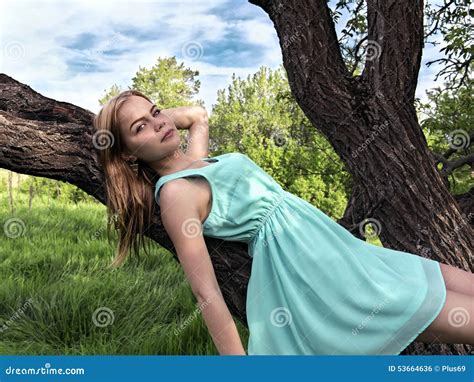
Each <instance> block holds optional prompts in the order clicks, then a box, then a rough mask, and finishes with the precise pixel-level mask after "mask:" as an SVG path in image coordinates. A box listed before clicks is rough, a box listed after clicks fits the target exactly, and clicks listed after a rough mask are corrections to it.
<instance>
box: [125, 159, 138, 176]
mask: <svg viewBox="0 0 474 382" xmlns="http://www.w3.org/2000/svg"><path fill="white" fill-rule="evenodd" d="M127 163H128V165H129V166H130V168H131V169H132V171H133V173H134V174H135V176H138V162H137V161H136V160H135V161H132V160H131V159H128V160H127Z"/></svg>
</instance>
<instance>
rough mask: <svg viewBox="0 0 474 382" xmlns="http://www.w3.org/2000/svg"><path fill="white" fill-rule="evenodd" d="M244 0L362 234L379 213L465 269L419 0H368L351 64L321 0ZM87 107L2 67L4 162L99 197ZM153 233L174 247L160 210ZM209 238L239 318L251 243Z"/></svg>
mask: <svg viewBox="0 0 474 382" xmlns="http://www.w3.org/2000/svg"><path fill="white" fill-rule="evenodd" d="M251 3H253V4H256V5H258V6H260V7H261V8H262V9H263V10H264V11H266V12H267V13H268V14H269V16H270V18H271V20H272V21H273V23H274V26H275V29H276V31H277V34H278V36H279V39H280V46H281V48H282V54H283V64H284V67H285V69H286V71H287V73H288V80H289V84H290V88H291V92H292V94H293V95H294V97H295V99H296V101H297V102H298V104H299V106H300V107H301V109H302V111H303V112H304V114H305V115H306V117H307V118H308V119H309V121H311V123H312V124H313V125H314V126H315V127H316V128H317V129H318V130H319V131H320V132H322V133H323V134H324V136H325V137H326V138H327V140H328V141H329V142H330V144H331V146H332V147H333V148H334V150H335V151H336V152H337V154H338V155H339V157H340V159H341V160H342V162H343V164H344V166H345V168H346V171H348V173H350V174H351V175H352V188H351V195H350V200H349V203H348V206H347V209H346V211H345V214H344V219H343V220H342V221H341V224H344V225H345V226H346V228H348V229H350V230H351V231H352V232H353V233H354V234H355V235H358V231H359V230H358V226H359V224H362V222H364V220H365V219H366V218H368V217H370V218H373V219H376V220H378V221H379V222H380V223H381V226H382V227H383V228H382V230H381V231H379V232H378V234H379V237H380V239H381V240H382V242H383V244H384V245H385V246H386V247H389V248H394V249H398V250H404V251H408V252H411V253H416V254H420V255H422V256H430V257H431V258H433V259H435V260H438V261H443V262H445V263H448V264H451V265H455V266H457V267H459V268H463V269H470V270H471V271H472V270H473V267H474V265H473V264H474V262H473V254H472V252H471V251H472V248H473V247H474V235H473V234H472V233H473V232H472V231H473V230H472V228H471V227H470V226H469V224H468V223H467V219H466V218H465V217H463V216H462V214H461V211H460V210H459V206H458V204H457V202H456V200H455V199H454V198H453V197H452V195H451V194H450V193H449V190H448V189H447V188H446V185H445V184H444V182H443V179H442V177H441V176H440V174H439V172H438V171H437V169H436V166H435V162H434V160H433V158H432V155H431V153H430V151H429V149H428V148H427V142H426V139H425V137H424V135H423V132H422V130H421V128H420V126H419V123H418V121H417V116H416V111H415V108H414V94H415V88H416V82H417V76H418V71H419V68H420V61H421V49H422V45H423V2H422V1H419V2H413V1H411V0H397V1H393V2H386V1H377V0H367V28H368V33H367V41H368V47H369V49H367V52H368V53H370V54H367V55H366V57H365V65H364V67H363V70H362V73H361V74H360V75H355V76H354V75H352V74H351V73H350V72H349V70H348V68H347V67H346V65H345V63H344V61H343V58H342V56H341V50H340V46H339V43H338V41H337V38H336V37H337V36H336V32H335V28H334V22H333V19H332V17H331V11H330V9H329V7H328V5H327V2H326V1H323V0H287V1H284V2H283V1H281V0H274V1H271V0H261V1H258V0H252V1H251ZM374 53H375V54H374ZM91 118H92V113H91V112H89V111H87V110H84V109H82V108H79V107H77V106H74V105H71V104H69V103H65V102H59V101H55V100H52V99H50V98H46V97H43V96H41V95H40V94H38V93H36V92H35V91H33V90H32V89H31V88H29V87H28V86H26V85H23V84H21V83H19V82H17V81H15V80H13V79H12V78H10V77H8V76H6V75H3V74H2V75H0V126H1V127H2V128H1V129H0V140H1V141H2V142H6V143H5V145H4V146H3V147H2V150H1V152H0V153H1V154H0V167H3V168H7V169H10V170H13V171H16V172H22V173H29V174H32V175H39V176H45V177H49V178H53V179H62V180H64V181H67V182H69V183H72V184H75V185H77V186H78V187H80V188H81V189H83V190H84V191H85V192H87V193H88V194H90V195H92V196H94V197H95V198H97V199H98V200H99V201H101V202H102V203H104V192H103V174H102V172H101V169H100V168H99V166H98V161H97V156H96V151H95V150H94V140H95V139H96V137H95V136H94V134H93V131H92V126H91ZM148 235H149V237H151V238H152V239H153V240H155V241H156V242H158V243H159V244H161V245H163V246H165V247H167V248H171V242H170V240H169V238H168V237H167V235H166V233H165V231H164V229H163V227H162V226H161V225H160V220H159V214H158V213H157V212H156V213H155V216H154V217H153V225H152V226H151V227H150V230H149V231H148ZM206 244H207V245H208V248H209V252H210V256H211V259H212V262H213V264H214V267H215V269H216V274H217V278H218V282H219V285H220V287H221V289H222V291H223V295H224V298H225V300H226V302H227V304H228V306H229V309H230V310H231V312H232V313H233V314H234V315H235V316H236V317H237V318H239V319H240V320H242V321H243V322H244V323H246V317H245V297H246V286H247V283H248V277H249V274H250V269H251V268H250V267H251V259H250V258H249V257H248V255H247V245H246V244H245V243H232V242H223V241H221V240H216V239H212V238H206ZM170 250H171V251H172V252H173V250H172V249H170ZM173 253H174V252H173ZM175 257H176V255H175ZM469 350H470V347H469V346H467V345H449V346H448V345H438V344H430V345H425V344H419V343H414V344H412V345H410V346H409V347H408V348H407V349H406V350H405V351H404V352H403V353H404V354H426V353H428V354H438V353H441V354H466V353H467V352H468V351H469Z"/></svg>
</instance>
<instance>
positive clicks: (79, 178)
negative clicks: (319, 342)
mask: <svg viewBox="0 0 474 382" xmlns="http://www.w3.org/2000/svg"><path fill="white" fill-rule="evenodd" d="M92 116H93V113H91V112H90V111H88V110H84V109H82V108H80V107H78V106H74V105H72V104H69V103H67V102H58V101H55V100H53V99H50V98H47V97H44V96H42V95H41V94H39V93H37V92H35V91H34V90H32V89H31V88H30V87H29V86H27V85H24V84H22V83H20V82H18V81H15V80H14V79H12V78H10V77H9V76H7V75H5V74H1V73H0V142H2V147H1V149H0V168H5V169H8V170H11V171H15V172H18V173H22V174H28V175H34V176H41V177H46V178H51V179H57V180H63V181H66V182H69V183H71V184H74V185H76V186H77V187H79V188H81V189H82V190H84V191H85V192H87V193H88V194H90V195H91V196H93V197H95V198H96V199H97V200H98V201H99V202H101V203H103V204H105V193H104V176H103V172H102V169H101V168H100V166H99V161H98V158H97V151H96V149H95V148H94V144H93V140H94V130H93V127H92V124H91V121H92V120H91V118H92ZM25 223H26V224H27V222H25ZM146 235H147V236H148V237H150V238H151V239H152V240H154V241H156V242H157V243H158V244H160V245H161V246H163V247H165V248H167V249H168V250H169V251H171V253H172V254H173V256H174V257H175V259H176V260H178V258H177V255H176V251H175V249H174V247H173V243H172V241H171V240H170V239H169V237H168V235H167V233H166V231H165V230H164V228H163V227H162V225H161V220H160V213H159V208H156V209H155V213H154V215H153V217H152V226H151V227H150V229H148V230H147V231H146ZM205 241H206V244H207V247H208V250H209V254H210V257H211V260H212V262H213V265H214V268H215V271H216V276H217V280H218V282H219V286H220V288H221V290H222V293H223V295H224V299H225V301H226V303H227V304H228V306H229V310H230V311H231V312H232V313H233V314H234V315H235V316H236V317H237V318H238V319H239V320H240V321H241V322H242V323H244V324H247V321H246V320H247V319H246V311H245V306H246V293H247V284H248V279H249V277H250V269H251V265H252V259H251V258H250V257H249V256H248V252H247V251H248V248H247V245H246V244H245V243H237V242H230V241H223V240H217V239H213V238H208V237H205Z"/></svg>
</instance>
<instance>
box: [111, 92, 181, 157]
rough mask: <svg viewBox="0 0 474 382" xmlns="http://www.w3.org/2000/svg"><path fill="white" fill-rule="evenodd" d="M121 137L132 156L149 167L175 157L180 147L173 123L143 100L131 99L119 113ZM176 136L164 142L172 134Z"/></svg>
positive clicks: (132, 97) (135, 97)
mask: <svg viewBox="0 0 474 382" xmlns="http://www.w3.org/2000/svg"><path fill="white" fill-rule="evenodd" d="M118 120H119V126H120V136H121V139H122V142H123V143H124V145H125V147H126V150H127V151H128V154H131V155H133V156H135V157H137V158H138V159H141V160H143V161H145V162H147V163H151V162H154V161H157V160H160V159H162V158H164V157H166V156H168V155H172V154H173V153H174V152H175V151H176V150H177V149H178V148H179V144H180V136H179V134H178V130H177V128H176V125H175V124H174V122H173V120H172V119H171V118H169V117H168V116H166V115H165V114H164V113H162V112H159V111H158V108H157V107H156V106H155V105H154V104H152V103H150V102H148V101H147V100H146V99H145V98H143V97H139V96H131V97H129V98H128V99H127V100H126V101H125V102H124V103H123V104H122V106H121V108H120V110H119V112H118ZM170 130H171V131H172V134H171V135H170V136H168V137H167V138H166V139H165V140H163V137H164V135H165V134H166V132H168V131H170Z"/></svg>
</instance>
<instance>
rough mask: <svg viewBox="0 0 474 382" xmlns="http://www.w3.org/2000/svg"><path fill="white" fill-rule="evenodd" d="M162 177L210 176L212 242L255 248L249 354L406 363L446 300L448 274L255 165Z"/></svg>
mask: <svg viewBox="0 0 474 382" xmlns="http://www.w3.org/2000/svg"><path fill="white" fill-rule="evenodd" d="M201 159H202V160H205V161H208V162H210V164H208V165H207V166H205V167H202V168H197V169H196V168H193V169H185V170H181V171H177V172H175V173H173V174H168V175H165V176H162V177H161V178H160V179H159V180H158V182H157V183H156V187H155V199H156V202H157V203H158V204H159V191H160V188H161V186H162V185H163V184H164V183H166V182H167V181H170V180H172V179H176V178H182V177H196V176H197V177H203V178H205V179H206V180H207V181H208V182H209V185H210V187H211V192H212V209H211V212H210V214H209V216H208V217H207V219H206V220H205V222H204V223H203V227H202V229H203V235H205V236H209V237H215V238H220V239H224V240H231V241H244V242H246V243H248V254H249V255H250V256H251V257H252V258H253V259H252V268H251V275H250V279H249V283H248V289H247V301H246V313H247V321H248V328H249V340H248V349H247V353H248V355H306V354H325V355H336V354H338V355H343V354H347V355H349V354H350V355H369V354H394V355H396V354H399V353H400V352H401V351H402V350H403V349H405V348H406V347H407V346H408V345H409V344H410V343H411V342H413V340H414V339H415V338H416V337H417V336H418V334H420V333H421V332H422V331H424V330H425V328H426V327H427V326H428V325H429V324H430V323H431V322H432V321H433V320H434V319H435V318H436V317H437V315H438V314H439V312H440V311H441V309H442V307H443V306H444V303H445V300H446V286H445V283H444V279H443V276H442V273H441V269H440V265H439V263H438V262H436V261H434V260H430V259H427V258H424V257H421V256H418V255H415V254H411V253H406V252H402V251H397V250H392V249H388V248H383V247H379V246H376V245H372V244H369V243H367V242H365V241H363V240H360V239H358V238H356V237H355V236H353V235H352V234H351V233H350V232H349V231H348V230H346V229H345V228H344V227H342V226H341V225H340V224H338V223H337V222H335V221H334V220H332V219H331V218H330V217H329V216H327V215H325V214H324V213H323V212H322V211H320V210H319V209H318V208H316V207H315V206H313V205H312V204H310V203H308V202H306V201H305V200H304V199H301V198H299V197H298V196H295V195H293V194H291V193H289V192H287V191H285V190H283V189H282V187H281V186H280V185H279V184H278V183H277V182H276V181H275V180H274V179H273V178H272V177H271V176H270V175H269V174H268V173H266V172H265V171H264V170H263V169H262V168H261V167H259V166H258V165H257V164H256V163H255V162H253V161H252V160H251V159H250V158H249V157H248V156H246V155H244V154H241V153H236V152H235V153H226V154H222V155H217V156H215V157H214V158H201Z"/></svg>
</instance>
